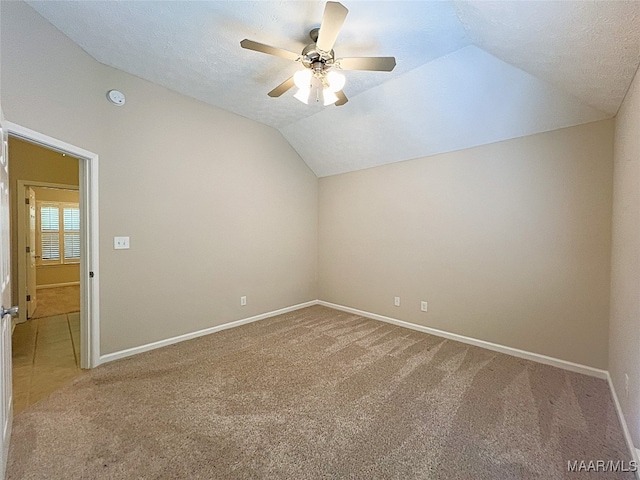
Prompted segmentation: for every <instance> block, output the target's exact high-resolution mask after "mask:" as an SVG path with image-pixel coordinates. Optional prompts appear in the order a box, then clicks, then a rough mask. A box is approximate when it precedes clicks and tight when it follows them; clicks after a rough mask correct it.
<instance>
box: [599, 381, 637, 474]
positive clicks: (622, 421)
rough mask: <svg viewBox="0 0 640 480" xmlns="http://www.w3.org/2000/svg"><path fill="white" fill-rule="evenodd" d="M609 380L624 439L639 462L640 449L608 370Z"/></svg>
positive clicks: (634, 458)
mask: <svg viewBox="0 0 640 480" xmlns="http://www.w3.org/2000/svg"><path fill="white" fill-rule="evenodd" d="M607 382H609V390H611V396H612V397H613V404H614V405H615V407H616V413H617V414H618V420H620V425H622V433H623V434H624V439H625V441H626V442H627V446H628V447H629V451H630V452H631V456H632V457H633V460H635V461H636V462H638V459H640V450H638V449H636V448H635V446H634V445H633V440H632V438H631V434H630V433H629V428H628V427H627V422H626V421H625V419H624V414H623V413H622V407H621V406H620V401H619V400H618V394H617V393H616V389H615V387H614V386H613V380H612V379H611V375H609V372H607ZM635 473H636V478H637V479H638V480H640V472H635Z"/></svg>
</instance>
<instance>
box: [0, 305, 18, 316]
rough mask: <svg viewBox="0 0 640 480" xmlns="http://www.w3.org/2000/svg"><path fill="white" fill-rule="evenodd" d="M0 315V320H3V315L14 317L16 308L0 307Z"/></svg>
mask: <svg viewBox="0 0 640 480" xmlns="http://www.w3.org/2000/svg"><path fill="white" fill-rule="evenodd" d="M0 314H1V315H0V318H4V316H5V315H11V316H12V317H15V316H16V315H18V307H10V308H4V307H0Z"/></svg>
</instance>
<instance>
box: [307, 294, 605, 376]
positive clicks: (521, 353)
mask: <svg viewBox="0 0 640 480" xmlns="http://www.w3.org/2000/svg"><path fill="white" fill-rule="evenodd" d="M318 304H319V305H324V306H325V307H329V308H334V309H336V310H342V311H343V312H348V313H354V314H356V315H360V316H363V317H367V318H371V319H373V320H380V321H381V322H386V323H391V324H393V325H398V326H400V327H405V328H410V329H412V330H417V331H419V332H424V333H428V334H431V335H435V336H437V337H444V338H448V339H449V340H455V341H457V342H462V343H467V344H469V345H474V346H476V347H481V348H486V349H489V350H493V351H495V352H500V353H506V354H507V355H512V356H514V357H519V358H524V359H526V360H531V361H534V362H538V363H544V364H545V365H551V366H554V367H558V368H563V369H565V370H570V371H572V372H576V373H582V374H584V375H589V376H592V377H597V378H603V379H606V378H607V377H608V375H609V372H607V371H606V370H600V369H599V368H594V367H589V366H587V365H580V364H579V363H573V362H569V361H567V360H560V359H559V358H553V357H548V356H546V355H541V354H539V353H533V352H527V351H525V350H520V349H517V348H512V347H506V346H504V345H499V344H497V343H491V342H486V341H484V340H478V339H476V338H471V337H465V336H464V335H458V334H457V333H451V332H446V331H444V330H438V329H436V328H431V327H425V326H423V325H418V324H416V323H410V322H405V321H404V320H398V319H396V318H391V317H385V316H383V315H378V314H376V313H371V312H365V311H363V310H358V309H355V308H351V307H345V306H343V305H336V304H335V303H329V302H325V301H323V300H319V301H318Z"/></svg>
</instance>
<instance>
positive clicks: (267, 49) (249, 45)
mask: <svg viewBox="0 0 640 480" xmlns="http://www.w3.org/2000/svg"><path fill="white" fill-rule="evenodd" d="M240 46H241V47H242V48H246V49H247V50H254V51H256V52H260V53H266V54H268V55H275V56H276V57H282V58H286V59H288V60H293V61H294V62H295V61H296V60H298V58H299V57H300V55H298V54H297V53H293V52H290V51H288V50H283V49H281V48H276V47H272V46H269V45H265V44H264V43H258V42H254V41H253V40H249V39H248V38H245V39H244V40H242V41H241V42H240Z"/></svg>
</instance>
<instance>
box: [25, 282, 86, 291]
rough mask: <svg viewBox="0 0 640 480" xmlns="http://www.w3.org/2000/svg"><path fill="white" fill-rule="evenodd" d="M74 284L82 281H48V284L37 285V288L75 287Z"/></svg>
mask: <svg viewBox="0 0 640 480" xmlns="http://www.w3.org/2000/svg"><path fill="white" fill-rule="evenodd" d="M74 285H80V282H63V283H48V284H46V285H36V290H41V289H45V288H59V287H73V286H74Z"/></svg>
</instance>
